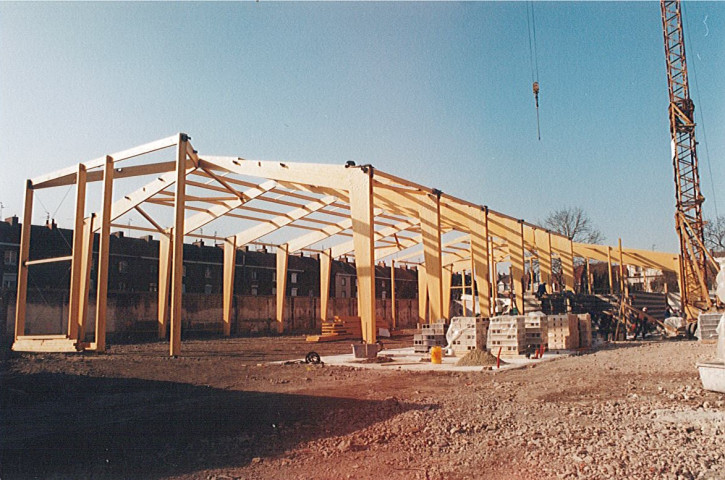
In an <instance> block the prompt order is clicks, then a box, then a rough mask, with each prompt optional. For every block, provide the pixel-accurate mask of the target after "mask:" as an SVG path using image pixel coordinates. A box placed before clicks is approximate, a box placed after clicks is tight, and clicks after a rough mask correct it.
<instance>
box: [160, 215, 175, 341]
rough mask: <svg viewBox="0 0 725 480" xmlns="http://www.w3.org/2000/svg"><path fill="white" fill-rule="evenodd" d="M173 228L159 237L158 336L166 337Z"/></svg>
mask: <svg viewBox="0 0 725 480" xmlns="http://www.w3.org/2000/svg"><path fill="white" fill-rule="evenodd" d="M172 238H173V229H171V230H169V232H167V233H166V235H161V237H159V287H158V288H159V291H158V297H159V298H158V322H157V323H158V337H159V339H162V338H166V330H167V328H168V324H169V296H170V294H171V292H170V290H169V289H170V286H171V258H172V251H171V239H172Z"/></svg>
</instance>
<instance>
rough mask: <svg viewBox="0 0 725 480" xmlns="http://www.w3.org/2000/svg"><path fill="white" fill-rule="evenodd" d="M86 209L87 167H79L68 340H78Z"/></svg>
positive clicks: (81, 165)
mask: <svg viewBox="0 0 725 480" xmlns="http://www.w3.org/2000/svg"><path fill="white" fill-rule="evenodd" d="M85 208H86V167H85V165H83V164H82V163H81V164H79V165H78V171H77V172H76V206H75V223H74V226H73V252H72V255H73V259H72V260H71V276H70V292H69V294H68V297H69V300H68V338H72V339H74V340H77V339H78V315H79V313H80V307H79V305H80V300H81V283H82V282H81V277H82V276H83V272H82V268H83V219H84V217H85Z"/></svg>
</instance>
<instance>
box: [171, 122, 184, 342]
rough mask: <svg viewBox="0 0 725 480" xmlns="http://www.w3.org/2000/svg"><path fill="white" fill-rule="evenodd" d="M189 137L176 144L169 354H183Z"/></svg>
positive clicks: (180, 137)
mask: <svg viewBox="0 0 725 480" xmlns="http://www.w3.org/2000/svg"><path fill="white" fill-rule="evenodd" d="M188 140H189V137H188V136H187V135H186V134H184V133H180V134H179V140H178V143H177V144H176V192H175V193H174V230H173V233H172V237H171V247H172V248H171V250H172V254H171V256H172V260H171V338H170V342H169V343H170V344H169V354H170V355H171V356H176V355H178V354H179V353H180V352H181V311H182V306H181V295H182V282H183V278H184V210H185V205H186V144H187V142H188Z"/></svg>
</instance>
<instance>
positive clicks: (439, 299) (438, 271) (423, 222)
mask: <svg viewBox="0 0 725 480" xmlns="http://www.w3.org/2000/svg"><path fill="white" fill-rule="evenodd" d="M418 214H419V218H420V227H421V230H422V232H423V257H424V258H425V272H426V284H427V286H428V296H429V298H430V308H431V313H432V316H433V318H432V319H431V321H437V320H438V319H441V318H448V315H447V314H446V313H445V312H444V311H443V264H442V260H443V259H442V252H441V249H442V245H441V215H440V199H439V197H438V196H437V195H425V196H424V197H422V199H421V203H420V204H419V210H418Z"/></svg>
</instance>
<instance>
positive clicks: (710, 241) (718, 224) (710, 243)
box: [703, 215, 725, 252]
mask: <svg viewBox="0 0 725 480" xmlns="http://www.w3.org/2000/svg"><path fill="white" fill-rule="evenodd" d="M703 233H704V235H705V246H706V247H707V248H708V249H709V250H712V251H716V252H725V216H723V215H718V216H717V217H715V219H714V220H708V221H707V222H705V229H704V231H703Z"/></svg>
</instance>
